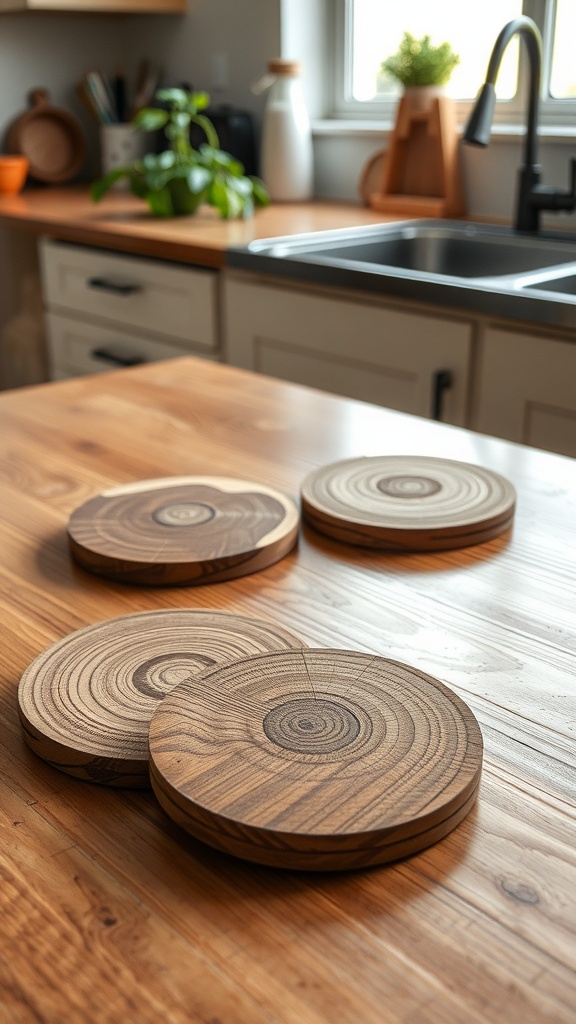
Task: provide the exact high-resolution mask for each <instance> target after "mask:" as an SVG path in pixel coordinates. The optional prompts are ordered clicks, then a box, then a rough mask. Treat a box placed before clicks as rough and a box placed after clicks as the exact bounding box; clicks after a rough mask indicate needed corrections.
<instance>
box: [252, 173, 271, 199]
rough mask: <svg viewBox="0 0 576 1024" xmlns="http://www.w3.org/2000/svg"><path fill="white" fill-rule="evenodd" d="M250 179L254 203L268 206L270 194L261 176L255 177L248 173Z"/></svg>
mask: <svg viewBox="0 0 576 1024" xmlns="http://www.w3.org/2000/svg"><path fill="white" fill-rule="evenodd" d="M250 181H251V183H252V193H253V196H254V201H255V202H256V204H257V205H258V206H268V204H269V203H270V195H269V193H268V189H267V188H266V186H265V184H264V182H263V181H262V180H261V178H257V177H255V175H253V174H251V175H250Z"/></svg>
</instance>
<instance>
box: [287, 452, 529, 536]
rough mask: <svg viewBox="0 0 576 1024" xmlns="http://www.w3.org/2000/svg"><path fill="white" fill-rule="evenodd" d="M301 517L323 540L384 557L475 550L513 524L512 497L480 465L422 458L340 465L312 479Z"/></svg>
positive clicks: (512, 493) (506, 485) (308, 479)
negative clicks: (381, 553) (378, 552)
mask: <svg viewBox="0 0 576 1024" xmlns="http://www.w3.org/2000/svg"><path fill="white" fill-rule="evenodd" d="M301 497H302V515H303V518H304V519H305V521H306V522H307V523H309V524H310V526H313V527H314V528H315V529H316V530H319V531H320V532H321V533H324V534H327V536H329V537H333V538H335V539H336V540H340V541H344V542H346V543H348V544H357V545H361V546H363V547H373V548H380V549H382V550H385V551H440V550H443V549H447V548H460V547H467V546H468V545H471V544H481V543H483V542H484V541H486V540H490V539H491V538H492V537H496V536H498V534H500V533H503V531H504V530H506V529H507V528H508V527H509V526H510V525H511V524H512V520H513V518H514V510H515V505H516V492H515V490H514V488H513V486H512V484H510V483H509V482H508V480H506V479H505V478H504V477H503V476H500V475H499V474H498V473H494V472H493V471H492V470H489V469H484V468H482V467H481V466H473V465H471V464H469V463H467V462H455V461H452V460H450V459H437V458H431V457H426V456H412V455H402V456H400V455H383V456H376V457H369V458H358V459H345V460H344V461H342V462H334V463H331V464H330V465H327V466H322V467H321V468H320V469H318V470H315V471H314V472H313V473H310V474H309V475H308V476H307V477H306V479H305V480H304V482H303V484H302V493H301Z"/></svg>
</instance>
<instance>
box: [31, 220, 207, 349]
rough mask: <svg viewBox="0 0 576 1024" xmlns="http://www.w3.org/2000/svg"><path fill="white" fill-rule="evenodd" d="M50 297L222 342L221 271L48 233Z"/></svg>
mask: <svg viewBox="0 0 576 1024" xmlns="http://www.w3.org/2000/svg"><path fill="white" fill-rule="evenodd" d="M40 260H41V270H42V277H43V289H44V301H45V303H46V305H47V306H48V308H49V309H51V310H54V309H58V310H67V311H73V312H76V313H78V314H80V315H81V316H83V317H88V318H90V319H98V320H107V321H110V322H113V323H115V324H121V325H124V326H126V327H128V328H138V329H140V330H142V331H144V332H146V333H147V334H155V333H157V334H161V335H164V336H170V337H172V338H175V339H176V338H180V339H182V340H183V341H184V342H186V343H187V344H190V345H191V346H192V347H193V348H202V349H207V350H213V349H215V348H216V345H217V340H216V273H215V272H214V271H210V270H197V269H196V268H194V269H193V268H191V267H184V266H182V267H181V266H178V265H176V264H173V263H166V262H163V261H162V260H152V259H147V258H146V257H140V256H124V255H122V254H120V255H119V254H117V253H110V252H108V251H106V250H97V249H91V248H88V247H85V246H80V245H68V244H67V243H65V242H57V241H54V240H53V239H48V238H43V239H42V240H41V243H40Z"/></svg>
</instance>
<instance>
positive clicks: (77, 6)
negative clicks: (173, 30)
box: [0, 0, 186, 14]
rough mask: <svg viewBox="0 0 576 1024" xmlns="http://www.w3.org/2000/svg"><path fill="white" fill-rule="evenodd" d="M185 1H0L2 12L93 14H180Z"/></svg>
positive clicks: (184, 7)
mask: <svg viewBox="0 0 576 1024" xmlns="http://www.w3.org/2000/svg"><path fill="white" fill-rule="evenodd" d="M185 10H186V0H0V14H1V13H2V12H3V11H84V12H85V13H90V14H94V13H96V12H98V13H101V14H138V13H139V12H141V13H143V14H180V13H183V12H184V11H185Z"/></svg>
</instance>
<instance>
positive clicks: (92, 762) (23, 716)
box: [18, 609, 301, 788]
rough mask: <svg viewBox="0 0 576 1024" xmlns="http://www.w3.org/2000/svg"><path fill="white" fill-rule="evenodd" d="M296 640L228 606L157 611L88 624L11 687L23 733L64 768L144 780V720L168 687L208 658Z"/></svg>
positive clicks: (143, 783) (127, 782) (111, 782)
mask: <svg viewBox="0 0 576 1024" xmlns="http://www.w3.org/2000/svg"><path fill="white" fill-rule="evenodd" d="M300 646H301V641H300V640H298V638H297V637H295V636H293V634H291V633H289V632H288V630H285V629H283V628H282V627H280V626H277V625H275V624H273V623H270V622H263V621H260V620H258V619H250V618H245V617H244V616H241V615H231V614H228V613H226V612H210V611H196V610H189V609H182V610H177V611H169V610H166V611H164V610H162V611H154V612H142V613H140V614H136V615H123V616H120V617H119V618H116V619H108V620H107V621H105V622H99V623H97V624H96V625H93V626H86V627H85V628H84V629H80V630H78V631H77V632H75V633H71V634H70V635H69V636H66V637H64V638H63V639H62V640H59V641H58V642H57V643H56V644H54V645H53V646H52V647H50V648H48V650H46V651H44V653H43V654H40V655H39V656H38V657H37V658H36V659H35V660H34V661H33V662H32V663H31V664H30V665H29V666H28V668H27V669H26V671H25V672H24V674H23V676H22V678H21V680H20V685H19V688H18V710H19V715H20V721H21V724H22V728H23V732H24V739H25V741H26V743H27V744H28V746H29V747H30V748H31V749H32V750H33V751H34V753H36V754H38V755H39V756H40V757H41V758H43V759H44V760H45V761H48V762H49V763H50V764H52V765H53V766H54V767H56V768H60V769H61V770H62V771H64V772H67V773H68V774H69V775H74V776H76V777H77V778H80V779H87V780H88V781H91V782H100V783H103V784H105V785H108V786H127V787H130V788H143V787H148V786H149V785H150V778H149V771H148V727H149V724H150V720H151V718H152V715H153V713H154V711H155V710H156V708H157V707H158V704H159V702H160V701H161V700H162V699H163V698H164V697H165V696H166V694H167V693H169V692H170V690H171V689H172V688H173V687H174V686H177V685H178V684H179V683H181V682H182V681H183V680H187V681H188V682H189V683H190V685H191V687H192V689H194V688H195V686H196V679H197V677H198V676H199V675H200V673H202V672H203V671H204V670H205V669H206V668H209V667H211V666H213V665H220V664H223V663H225V662H227V661H233V660H235V659H237V658H242V657H246V656H248V655H251V654H256V653H260V652H262V651H272V650H275V649H278V648H280V649H283V648H292V647H300ZM200 692H201V691H200V690H199V693H200Z"/></svg>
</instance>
